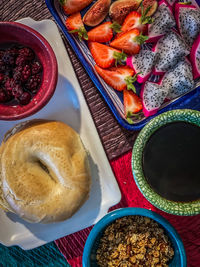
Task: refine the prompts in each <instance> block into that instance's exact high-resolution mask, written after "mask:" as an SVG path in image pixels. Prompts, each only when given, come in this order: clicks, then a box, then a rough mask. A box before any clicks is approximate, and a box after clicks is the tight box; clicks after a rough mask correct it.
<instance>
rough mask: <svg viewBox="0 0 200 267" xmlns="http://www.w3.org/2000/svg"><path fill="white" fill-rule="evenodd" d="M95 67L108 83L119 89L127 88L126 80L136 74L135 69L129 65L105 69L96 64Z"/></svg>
mask: <svg viewBox="0 0 200 267" xmlns="http://www.w3.org/2000/svg"><path fill="white" fill-rule="evenodd" d="M95 69H96V71H97V73H98V74H99V75H100V76H101V77H102V78H103V80H104V81H105V82H106V83H107V84H108V85H110V86H111V87H113V88H114V89H116V90H118V91H123V90H124V89H126V88H127V83H126V80H127V79H128V78H129V77H131V76H133V74H134V71H133V70H132V69H131V68H129V67H128V66H120V67H112V68H110V69H106V70H105V69H102V68H100V67H99V66H97V65H95Z"/></svg>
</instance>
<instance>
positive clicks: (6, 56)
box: [1, 50, 15, 66]
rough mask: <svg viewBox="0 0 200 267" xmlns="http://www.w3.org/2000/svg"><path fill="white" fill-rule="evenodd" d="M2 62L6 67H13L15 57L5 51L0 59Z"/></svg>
mask: <svg viewBox="0 0 200 267" xmlns="http://www.w3.org/2000/svg"><path fill="white" fill-rule="evenodd" d="M1 59H2V60H3V62H4V63H5V64H6V65H8V66H14V65H15V56H14V55H12V54H11V53H10V52H9V50H7V51H5V52H4V54H3V56H2V57H1Z"/></svg>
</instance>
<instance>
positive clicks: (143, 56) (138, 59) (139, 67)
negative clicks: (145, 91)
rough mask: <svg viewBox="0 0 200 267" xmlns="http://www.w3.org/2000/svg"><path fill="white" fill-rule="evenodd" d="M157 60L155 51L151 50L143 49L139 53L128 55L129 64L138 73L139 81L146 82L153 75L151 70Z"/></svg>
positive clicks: (127, 61) (127, 62)
mask: <svg viewBox="0 0 200 267" xmlns="http://www.w3.org/2000/svg"><path fill="white" fill-rule="evenodd" d="M154 61H155V53H154V52H153V51H151V50H147V49H141V50H140V52H139V54H136V55H134V56H131V57H128V58H127V60H126V64H127V66H129V67H131V68H132V69H134V71H135V73H139V74H138V75H137V81H138V82H139V83H144V82H145V81H147V80H148V78H149V76H150V75H151V71H152V68H153V65H154Z"/></svg>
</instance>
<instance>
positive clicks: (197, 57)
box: [190, 34, 200, 79]
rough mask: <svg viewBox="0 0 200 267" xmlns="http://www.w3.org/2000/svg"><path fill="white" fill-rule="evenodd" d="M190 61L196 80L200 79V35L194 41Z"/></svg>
mask: <svg viewBox="0 0 200 267" xmlns="http://www.w3.org/2000/svg"><path fill="white" fill-rule="evenodd" d="M190 61H191V63H192V72H193V77H194V79H197V78H199V77H200V34H199V35H198V37H197V39H196V40H195V41H194V44H193V46H192V49H191V52H190Z"/></svg>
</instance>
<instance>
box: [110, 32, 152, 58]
mask: <svg viewBox="0 0 200 267" xmlns="http://www.w3.org/2000/svg"><path fill="white" fill-rule="evenodd" d="M147 39H148V37H147V36H144V35H142V34H140V31H139V30H138V29H133V30H130V31H128V32H125V33H123V34H122V35H120V36H119V37H118V38H116V39H114V40H113V41H112V42H111V43H110V46H112V47H114V48H117V49H120V50H123V51H124V52H125V53H127V54H131V55H134V54H138V53H139V51H140V45H141V44H143V43H144V42H145V41H146V40H147Z"/></svg>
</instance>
